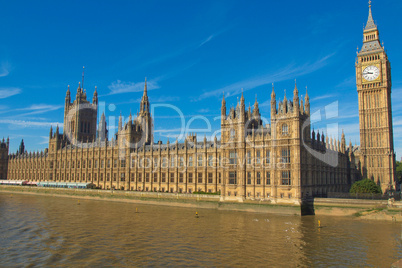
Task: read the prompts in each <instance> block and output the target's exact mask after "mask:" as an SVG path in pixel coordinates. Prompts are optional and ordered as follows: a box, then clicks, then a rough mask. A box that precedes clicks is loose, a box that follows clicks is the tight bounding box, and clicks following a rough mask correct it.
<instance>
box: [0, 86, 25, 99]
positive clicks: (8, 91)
mask: <svg viewBox="0 0 402 268" xmlns="http://www.w3.org/2000/svg"><path fill="white" fill-rule="evenodd" d="M20 93H21V89H20V88H17V87H8V88H4V87H3V88H0V99H5V98H8V97H11V96H14V95H18V94H20Z"/></svg>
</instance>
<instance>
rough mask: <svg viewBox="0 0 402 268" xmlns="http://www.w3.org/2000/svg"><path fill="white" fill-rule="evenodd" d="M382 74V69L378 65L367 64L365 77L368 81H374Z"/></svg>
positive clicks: (364, 71) (364, 72)
mask: <svg viewBox="0 0 402 268" xmlns="http://www.w3.org/2000/svg"><path fill="white" fill-rule="evenodd" d="M379 75H380V70H379V69H378V68H377V67H376V66H373V65H372V66H367V67H366V68H365V69H364V70H363V78H364V79H366V81H373V80H376V79H377V78H378V76H379Z"/></svg>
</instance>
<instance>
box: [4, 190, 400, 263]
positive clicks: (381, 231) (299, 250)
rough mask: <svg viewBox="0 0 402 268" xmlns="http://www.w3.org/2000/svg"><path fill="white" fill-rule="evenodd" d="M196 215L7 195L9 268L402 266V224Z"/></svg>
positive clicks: (228, 213) (232, 214) (221, 213)
mask: <svg viewBox="0 0 402 268" xmlns="http://www.w3.org/2000/svg"><path fill="white" fill-rule="evenodd" d="M137 211H138V212H137ZM195 212H196V210H195V209H193V208H176V207H166V206H152V205H140V204H133V203H118V202H107V201H95V200H80V201H78V200H77V199H70V198H61V197H50V196H31V195H23V194H13V195H11V194H6V193H0V266H1V267H36V266H38V267H43V266H68V267H75V266H81V267H82V266H89V267H100V266H109V267H111V266H113V267H116V266H120V267H121V266H125V267H133V266H135V267H138V266H141V267H143V266H146V267H149V266H151V267H161V266H175V267H176V266H192V267H194V266H203V267H284V266H286V267H327V266H337V267H339V266H342V267H356V266H364V267H390V265H391V264H392V263H393V262H395V261H397V260H398V259H401V258H402V243H401V224H400V223H391V222H376V221H361V220H356V219H353V218H343V217H321V216H320V217H318V216H304V217H300V216H279V215H272V214H257V213H245V212H234V211H218V210H208V209H199V210H197V212H198V214H199V218H196V217H195ZM318 220H320V221H321V226H322V228H318Z"/></svg>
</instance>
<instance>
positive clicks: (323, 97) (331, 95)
mask: <svg viewBox="0 0 402 268" xmlns="http://www.w3.org/2000/svg"><path fill="white" fill-rule="evenodd" d="M333 97H336V95H334V94H327V95H322V96H318V97H315V98H312V99H311V100H310V102H313V101H318V100H324V99H329V98H333Z"/></svg>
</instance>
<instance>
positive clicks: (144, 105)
mask: <svg viewBox="0 0 402 268" xmlns="http://www.w3.org/2000/svg"><path fill="white" fill-rule="evenodd" d="M145 114H149V100H148V86H147V78H146V77H145V83H144V94H143V95H142V99H141V103H140V115H145Z"/></svg>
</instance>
